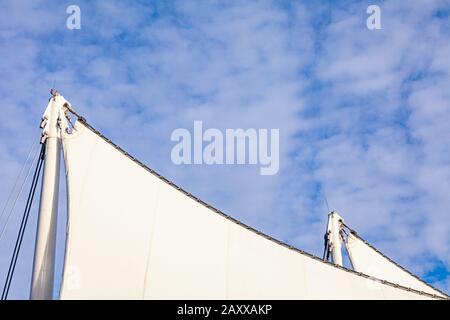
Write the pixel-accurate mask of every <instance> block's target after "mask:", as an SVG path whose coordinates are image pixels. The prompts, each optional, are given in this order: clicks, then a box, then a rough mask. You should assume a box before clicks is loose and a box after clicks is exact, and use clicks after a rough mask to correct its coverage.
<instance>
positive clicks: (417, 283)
mask: <svg viewBox="0 0 450 320" xmlns="http://www.w3.org/2000/svg"><path fill="white" fill-rule="evenodd" d="M345 245H346V248H347V252H348V254H349V257H350V260H351V262H352V265H353V268H354V269H355V270H356V271H358V272H362V273H365V274H368V275H370V276H373V277H375V278H378V279H382V280H386V281H389V282H393V283H397V284H400V285H402V286H404V287H407V288H413V289H416V290H418V291H423V292H427V293H430V294H436V295H439V296H442V297H445V295H444V294H442V293H441V292H439V291H438V290H436V289H434V288H433V287H431V286H430V285H428V284H427V283H425V282H423V281H422V280H420V279H419V278H417V277H416V276H414V275H413V274H411V273H410V272H409V271H407V270H406V269H404V268H402V267H400V266H399V265H398V264H396V263H395V262H393V261H392V260H391V259H389V258H388V257H386V256H385V255H383V254H381V253H380V252H379V251H378V250H376V249H375V248H373V247H372V246H370V245H369V244H368V243H366V242H365V241H364V240H363V239H361V238H359V237H358V236H356V235H354V234H353V233H350V234H349V235H348V238H347V240H346V242H345Z"/></svg>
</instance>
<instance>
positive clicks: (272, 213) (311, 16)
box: [0, 1, 450, 298]
mask: <svg viewBox="0 0 450 320" xmlns="http://www.w3.org/2000/svg"><path fill="white" fill-rule="evenodd" d="M74 4H77V5H78V6H79V7H80V8H81V16H82V21H81V29H80V30H68V29H67V28H66V18H67V14H66V4H62V3H61V2H60V1H11V2H2V3H1V4H0V39H1V40H0V41H1V42H0V43H1V51H0V52H1V59H0V70H1V71H2V73H1V74H2V77H0V108H1V111H2V121H0V146H1V153H0V161H1V162H0V163H1V166H0V177H1V179H0V190H2V192H1V193H0V200H1V201H2V202H1V203H3V202H4V201H5V200H6V196H7V191H8V190H9V189H10V188H11V186H12V185H13V183H14V178H15V172H18V171H19V168H20V164H21V162H22V161H23V160H24V158H25V157H26V153H27V147H28V146H29V144H30V143H31V138H32V137H33V136H36V135H37V134H38V130H37V128H36V126H37V124H38V122H39V119H40V116H41V113H42V111H43V108H44V106H45V103H46V100H47V98H48V89H49V88H50V87H51V86H52V85H53V82H54V81H55V82H56V87H57V88H58V89H59V90H60V91H61V92H62V93H63V94H64V96H65V97H66V98H67V99H69V100H70V101H71V102H72V104H73V105H74V106H75V107H76V108H77V110H78V111H79V112H80V113H81V114H83V115H85V116H86V117H87V118H88V120H89V121H90V122H91V123H92V124H93V125H94V126H96V127H98V128H99V129H100V130H101V131H102V132H104V133H105V134H106V135H107V136H109V137H110V138H111V139H113V140H114V141H115V142H117V143H118V144H119V145H121V146H122V147H123V148H125V149H127V150H129V151H130V152H131V153H132V154H134V155H136V156H137V157H138V158H140V159H141V160H143V161H144V162H146V163H147V164H149V165H150V166H151V167H153V168H154V169H156V170H158V171H159V172H161V173H162V174H164V175H165V176H167V177H168V178H169V179H172V180H174V181H176V182H177V183H179V184H180V185H182V186H183V187H184V188H186V189H188V190H189V191H191V192H192V193H193V194H195V195H198V196H200V197H201V198H203V199H204V200H206V201H207V202H210V203H212V204H214V205H215V206H217V207H219V208H221V209H223V210H224V211H225V212H227V213H229V214H231V215H233V216H234V217H236V218H238V219H241V220H243V221H245V222H246V223H249V224H252V225H254V226H256V227H257V228H259V229H261V230H263V231H265V232H266V233H269V234H271V235H273V236H275V237H278V238H280V239H283V240H285V241H287V242H289V243H291V244H293V245H296V246H299V247H301V248H303V249H305V250H307V251H310V252H313V253H315V254H320V253H321V250H322V247H321V246H322V241H323V232H324V229H325V219H326V213H327V209H326V206H325V205H324V200H323V198H324V194H326V196H327V198H328V202H329V205H330V207H331V208H332V209H335V210H337V211H339V212H340V213H341V214H342V215H343V216H344V217H345V218H346V220H347V222H348V223H349V224H350V225H351V226H353V227H354V228H355V229H357V230H359V232H360V233H361V234H362V235H363V236H365V237H366V238H367V239H368V240H369V241H371V242H372V243H373V244H374V245H376V246H377V247H379V248H380V249H381V250H382V251H384V252H386V253H387V254H388V255H390V256H391V257H392V258H394V259H395V260H397V261H398V262H400V263H401V264H403V265H405V266H406V267H408V268H409V269H411V270H412V271H413V272H416V273H417V274H419V275H421V276H423V277H425V278H426V279H427V280H429V281H431V282H433V283H434V284H435V285H437V286H439V287H440V288H443V289H444V290H447V291H448V290H449V288H450V274H449V270H450V221H449V214H448V210H449V208H450V200H449V197H448V190H450V146H449V145H448V143H447V140H448V136H449V135H450V126H449V124H448V121H447V120H446V119H449V117H450V102H449V101H450V100H449V91H448V88H449V85H450V63H449V62H448V57H449V56H450V41H449V40H450V30H449V29H450V23H449V20H450V18H449V12H450V7H449V5H448V4H447V3H445V2H443V1H427V2H426V4H425V3H424V2H423V1H408V2H400V1H383V2H381V3H377V2H367V1H359V2H358V1H349V2H339V4H333V3H327V2H308V1H305V2H303V1H299V2H293V1H255V2H253V1H252V2H249V1H231V2H229V1H227V2H219V1H211V2H196V1H174V2H152V4H150V1H149V2H148V4H147V3H146V2H144V1H140V2H135V3H133V4H131V3H130V2H128V1H114V2H113V1H95V2H90V1H77V2H76V3H74ZM370 4H378V5H379V6H380V8H381V12H382V29H381V30H368V29H367V28H366V18H367V14H366V8H367V6H369V5H370ZM194 120H202V121H203V123H204V124H205V127H213V128H219V129H226V128H267V129H270V128H279V129H280V171H279V173H278V174H277V175H275V176H260V175H259V173H258V169H257V168H256V167H253V166H175V165H173V164H172V162H171V159H170V151H171V148H172V146H173V143H172V142H171V141H170V134H171V132H172V131H173V130H174V129H176V128H189V127H192V124H193V121H194ZM61 197H62V198H63V195H62V196H61ZM62 200H63V199H62ZM63 202H64V201H62V203H63ZM19 208H20V205H19ZM61 212H62V213H64V212H65V210H64V205H61ZM35 223H36V219H35V217H34V219H33V220H32V224H31V225H30V226H29V229H28V233H27V238H26V239H25V242H26V246H25V248H24V252H23V254H22V255H21V257H20V261H19V266H18V272H17V275H16V278H15V282H14V287H13V291H12V295H11V296H12V297H18V298H26V297H27V292H28V286H29V275H30V273H31V260H32V250H33V239H34V238H33V232H34V229H35ZM60 225H61V226H62V228H61V229H62V230H63V231H64V219H61V223H60ZM17 227H18V216H15V218H14V219H13V221H12V222H11V225H10V229H11V230H10V231H9V232H8V233H7V235H6V238H5V239H4V241H3V243H1V244H0V246H1V247H0V262H1V266H0V272H1V275H2V276H3V275H4V274H5V265H6V263H7V261H8V259H9V255H10V252H11V245H10V243H12V242H13V240H14V232H15V229H17ZM59 239H60V240H61V239H63V232H62V234H60V235H59ZM60 242H61V241H60ZM5 243H6V244H5ZM61 247H62V246H61ZM60 249H61V248H60ZM59 252H60V253H61V250H59ZM59 255H60V254H59ZM59 260H60V258H59Z"/></svg>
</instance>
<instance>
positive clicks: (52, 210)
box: [30, 91, 65, 300]
mask: <svg viewBox="0 0 450 320" xmlns="http://www.w3.org/2000/svg"><path fill="white" fill-rule="evenodd" d="M64 103H65V100H64V98H63V97H62V96H60V95H59V94H58V93H57V92H56V91H52V98H51V99H50V101H49V103H48V106H47V110H46V112H45V114H44V118H43V125H41V127H44V132H43V141H44V140H45V144H46V147H45V164H44V173H43V179H42V189H41V199H40V207H39V220H38V226H37V234H36V247H35V252H34V263H33V279H32V283H31V293H30V298H31V299H33V300H50V299H52V298H53V281H54V271H55V247H56V222H57V216H58V191H59V168H60V153H61V137H60V133H59V129H58V119H59V117H60V111H61V110H62V107H63V105H64Z"/></svg>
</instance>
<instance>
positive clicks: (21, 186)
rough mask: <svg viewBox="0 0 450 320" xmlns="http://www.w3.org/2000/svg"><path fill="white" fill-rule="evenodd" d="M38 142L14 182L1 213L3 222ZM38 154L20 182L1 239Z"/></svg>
mask: <svg viewBox="0 0 450 320" xmlns="http://www.w3.org/2000/svg"><path fill="white" fill-rule="evenodd" d="M38 142H39V140H35V141H34V142H33V144H32V145H31V147H30V151H29V152H28V156H27V158H26V160H25V162H24V164H23V166H22V169H21V170H20V172H19V175H18V176H17V178H16V181H15V182H14V186H13V188H12V189H11V191H10V193H9V195H8V198H7V200H6V202H5V205H4V206H3V209H2V212H1V213H0V222H1V220H2V218H3V216H4V214H5V213H6V209H7V208H8V205H9V203H10V200H11V199H12V197H13V195H14V193H15V190H16V187H17V185H18V183H19V180H20V177H21V176H22V174H23V172H24V171H25V168H26V167H27V164H28V161H29V159H30V157H31V154H32V153H34V152H35V147H36V146H37V144H38ZM38 154H39V153H36V155H35V156H34V157H33V160H32V161H31V163H30V164H29V168H28V170H27V174H26V176H25V178H24V180H23V181H22V182H21V183H20V188H19V190H18V192H17V194H16V195H15V198H14V201H13V202H12V206H11V209H10V211H9V212H8V213H7V215H6V220H5V224H4V225H3V227H2V229H1V231H0V240H1V239H2V237H3V233H4V232H5V229H6V227H7V226H8V223H9V219H10V217H11V214H12V212H13V211H14V208H15V206H16V203H17V199H18V198H19V197H20V195H21V194H22V191H23V188H24V186H25V182H26V181H27V179H28V177H29V175H30V173H31V169H32V168H33V164H34V162H35V161H36V159H37V156H38Z"/></svg>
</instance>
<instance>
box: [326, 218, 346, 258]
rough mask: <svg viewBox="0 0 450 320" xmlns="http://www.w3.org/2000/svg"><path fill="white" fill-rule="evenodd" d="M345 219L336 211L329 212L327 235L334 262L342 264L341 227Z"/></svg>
mask: <svg viewBox="0 0 450 320" xmlns="http://www.w3.org/2000/svg"><path fill="white" fill-rule="evenodd" d="M342 223H343V219H342V217H341V216H340V215H338V214H337V213H336V212H334V211H332V212H330V213H329V214H328V227H327V236H328V243H329V249H330V251H331V255H332V257H333V263H335V264H337V265H340V266H342V245H341V244H342V243H341V229H342Z"/></svg>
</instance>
